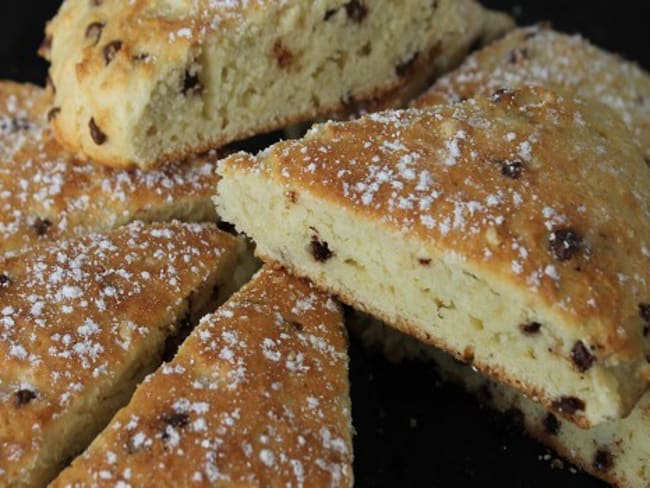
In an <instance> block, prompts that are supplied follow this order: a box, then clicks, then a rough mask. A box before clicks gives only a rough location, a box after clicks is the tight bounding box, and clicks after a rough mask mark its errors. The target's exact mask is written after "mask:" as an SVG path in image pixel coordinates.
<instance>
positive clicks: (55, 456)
mask: <svg viewBox="0 0 650 488" xmlns="http://www.w3.org/2000/svg"><path fill="white" fill-rule="evenodd" d="M237 250H238V240H237V239H236V238H234V237H232V236H230V235H228V234H224V233H222V232H220V231H219V230H218V229H217V228H216V227H215V226H213V225H211V224H207V225H200V224H180V223H170V224H142V223H132V224H129V225H128V226H125V227H121V228H120V229H117V230H115V231H112V232H109V233H105V234H90V235H87V236H84V237H78V238H76V239H72V240H68V241H62V242H59V243H54V244H49V245H44V246H39V247H38V248H36V249H34V250H32V252H30V253H28V254H22V255H20V256H16V257H12V258H8V259H0V357H2V368H1V369H0V486H3V487H12V486H34V487H37V486H44V485H45V484H46V483H47V482H48V481H49V480H51V479H52V478H53V477H54V476H56V474H57V473H58V472H59V471H60V470H61V469H62V468H63V466H64V465H65V463H67V462H68V461H69V459H70V457H71V456H74V455H76V454H78V453H79V452H81V451H82V450H83V449H85V448H86V447H87V446H88V444H89V443H90V441H91V440H92V439H93V437H94V436H95V435H96V434H97V433H98V432H100V431H101V429H102V428H103V427H104V426H105V425H106V424H107V423H108V422H109V420H110V419H111V417H112V416H113V415H114V413H115V412H116V411H117V410H118V409H119V408H120V407H122V406H123V405H125V404H126V403H127V402H128V400H129V397H130V396H131V394H132V392H133V390H134V389H135V387H136V385H137V384H138V383H139V382H140V381H141V380H142V378H143V377H144V376H145V375H146V374H147V373H149V372H151V371H153V370H154V369H155V368H156V367H157V366H158V365H159V364H160V362H161V355H162V353H163V351H164V348H165V344H166V340H167V339H168V338H170V337H172V336H173V335H174V334H176V333H178V332H179V329H180V328H182V327H183V326H185V325H187V324H189V323H191V322H193V321H194V320H198V318H199V315H200V314H202V313H205V312H206V308H208V309H209V308H212V306H214V303H213V302H217V301H219V299H220V298H221V295H220V290H225V289H227V288H228V287H229V282H230V280H231V276H232V275H233V273H234V270H235V266H236V262H237ZM223 298H225V297H223ZM186 323H187V324H186Z"/></svg>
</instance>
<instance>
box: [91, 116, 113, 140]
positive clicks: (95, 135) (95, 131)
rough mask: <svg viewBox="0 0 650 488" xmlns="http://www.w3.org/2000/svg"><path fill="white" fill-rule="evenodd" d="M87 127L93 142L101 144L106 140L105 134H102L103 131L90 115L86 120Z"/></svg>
mask: <svg viewBox="0 0 650 488" xmlns="http://www.w3.org/2000/svg"><path fill="white" fill-rule="evenodd" d="M88 127H89V128H90V137H92V139H93V141H95V144H97V145H98V146H101V145H102V144H104V143H105V142H106V140H107V139H108V138H107V137H106V134H104V132H102V130H101V129H100V128H99V127H98V126H97V123H96V122H95V118H94V117H91V119H90V121H89V122H88Z"/></svg>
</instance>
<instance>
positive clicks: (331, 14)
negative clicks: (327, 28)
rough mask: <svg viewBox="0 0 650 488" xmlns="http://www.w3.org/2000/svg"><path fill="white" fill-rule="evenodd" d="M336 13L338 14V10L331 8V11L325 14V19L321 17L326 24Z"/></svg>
mask: <svg viewBox="0 0 650 488" xmlns="http://www.w3.org/2000/svg"><path fill="white" fill-rule="evenodd" d="M336 12H338V9H334V8H333V9H330V10H328V11H327V12H325V17H323V20H325V21H326V22H327V21H328V20H330V19H331V18H332V17H334V15H336Z"/></svg>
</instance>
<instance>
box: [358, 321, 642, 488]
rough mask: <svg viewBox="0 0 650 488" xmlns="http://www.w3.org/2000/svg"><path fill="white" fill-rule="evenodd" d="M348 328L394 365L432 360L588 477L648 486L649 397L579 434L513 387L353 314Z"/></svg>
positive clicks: (623, 487)
mask: <svg viewBox="0 0 650 488" xmlns="http://www.w3.org/2000/svg"><path fill="white" fill-rule="evenodd" d="M347 323H348V325H350V326H351V329H352V330H353V332H354V333H356V334H358V335H359V336H360V338H361V340H362V342H363V343H364V345H365V346H366V347H368V348H370V349H378V350H380V351H381V352H382V353H383V354H385V355H386V357H387V358H388V359H389V360H390V361H392V362H395V363H398V362H400V361H402V360H403V359H409V360H421V361H432V362H433V363H434V364H435V366H436V369H437V372H438V374H439V376H440V377H441V378H442V379H444V380H447V381H450V382H453V383H456V384H460V385H461V386H462V387H464V388H466V389H467V391H469V392H470V393H472V394H474V395H475V396H476V397H477V398H478V400H479V401H481V402H482V403H484V404H485V405H487V406H489V407H491V408H493V409H495V410H498V411H500V412H503V413H505V414H506V415H507V416H508V417H509V418H511V419H512V421H513V422H514V423H515V425H516V426H517V427H523V428H524V430H525V431H526V433H527V434H528V435H530V436H531V437H533V438H534V439H536V440H538V441H540V442H541V443H543V444H545V445H547V446H549V447H551V448H552V449H554V450H555V451H556V452H557V453H558V454H560V455H561V456H563V457H565V458H566V459H568V460H569V461H571V462H572V463H574V464H576V465H577V466H579V467H580V468H582V469H583V470H585V471H586V472H588V473H590V474H592V475H594V476H596V477H598V478H601V479H603V480H604V481H607V482H608V483H611V484H612V485H614V486H617V487H618V488H638V487H647V486H650V467H649V466H648V460H649V459H650V445H648V441H647V440H648V438H650V394H649V393H646V394H645V395H644V396H643V397H642V398H641V400H640V401H639V403H638V404H637V405H636V407H634V409H633V410H632V413H630V415H629V416H628V417H626V418H625V419H620V420H614V421H611V422H604V423H602V424H600V425H597V426H594V427H592V428H590V429H581V428H579V427H577V426H576V425H574V424H572V423H570V422H564V421H562V419H560V418H558V417H557V416H556V415H555V414H554V413H552V412H549V411H547V410H546V409H544V408H543V407H542V406H541V405H539V404H538V403H536V402H534V401H533V400H531V399H529V398H527V397H526V396H524V395H522V394H521V393H520V392H518V391H517V390H515V389H514V388H511V387H509V386H506V385H504V384H503V383H499V382H497V381H494V380H492V379H489V378H487V377H485V376H483V375H481V374H480V373H478V372H476V371H474V370H473V369H472V368H471V367H470V366H469V365H464V364H463V363H462V362H459V361H457V360H456V359H455V358H453V357H452V356H450V355H449V354H447V353H445V352H443V351H441V350H440V349H437V348H435V347H432V346H428V345H426V344H424V343H422V342H420V341H418V340H416V339H414V338H413V337H411V336H408V335H406V334H402V333H400V332H398V331H396V330H395V329H393V328H391V327H388V326H386V325H384V324H382V323H381V322H379V321H377V320H373V319H372V318H370V317H368V316H366V315H364V314H355V315H351V316H350V317H349V320H348V321H347Z"/></svg>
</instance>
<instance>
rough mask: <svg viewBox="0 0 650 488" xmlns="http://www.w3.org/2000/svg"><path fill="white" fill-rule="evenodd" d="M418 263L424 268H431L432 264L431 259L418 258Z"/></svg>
mask: <svg viewBox="0 0 650 488" xmlns="http://www.w3.org/2000/svg"><path fill="white" fill-rule="evenodd" d="M418 263H420V264H421V265H422V266H429V265H430V264H431V259H429V258H418Z"/></svg>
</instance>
